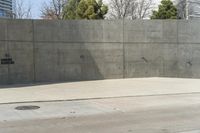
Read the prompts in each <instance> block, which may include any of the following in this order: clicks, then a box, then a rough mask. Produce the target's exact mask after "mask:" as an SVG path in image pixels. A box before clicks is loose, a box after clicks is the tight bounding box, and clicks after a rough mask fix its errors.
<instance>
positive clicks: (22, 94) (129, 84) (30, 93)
mask: <svg viewBox="0 0 200 133" xmlns="http://www.w3.org/2000/svg"><path fill="white" fill-rule="evenodd" d="M185 93H200V80H199V79H176V78H139V79H117V80H100V81H87V82H73V83H60V84H49V85H48V84H47V85H35V86H27V87H19V86H18V87H12V86H7V88H6V87H5V86H2V87H1V89H0V104H3V103H4V104H5V103H24V102H36V101H37V102H42V101H43V102H44V101H60V100H61V101H62V100H63V101H65V100H66V101H67V100H84V99H85V100H86V99H99V98H113V97H137V96H147V95H169V94H185Z"/></svg>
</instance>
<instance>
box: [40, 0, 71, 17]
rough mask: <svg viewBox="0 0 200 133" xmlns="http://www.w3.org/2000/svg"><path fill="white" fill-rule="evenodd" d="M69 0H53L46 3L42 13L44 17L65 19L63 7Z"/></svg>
mask: <svg viewBox="0 0 200 133" xmlns="http://www.w3.org/2000/svg"><path fill="white" fill-rule="evenodd" d="M66 3H67V0H51V2H50V3H46V2H45V3H44V4H43V5H44V6H43V7H42V9H41V14H42V16H41V17H42V18H43V19H63V17H64V14H63V8H64V6H65V5H66Z"/></svg>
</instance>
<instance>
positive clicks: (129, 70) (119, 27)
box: [0, 20, 200, 84]
mask: <svg viewBox="0 0 200 133" xmlns="http://www.w3.org/2000/svg"><path fill="white" fill-rule="evenodd" d="M199 23H200V21H198V20H192V21H186V20H165V21H163V20H154V21H151V20H148V21H142V20H136V21H128V20H124V21H123V20H118V21H42V20H0V59H3V58H6V57H7V56H8V55H9V56H10V57H11V58H12V59H13V61H14V62H15V63H14V64H10V65H2V64H0V84H9V83H31V82H62V81H81V80H96V79H108V78H133V77H159V76H161V77H183V78H186V77H187V78H200V69H199V68H200V27H199Z"/></svg>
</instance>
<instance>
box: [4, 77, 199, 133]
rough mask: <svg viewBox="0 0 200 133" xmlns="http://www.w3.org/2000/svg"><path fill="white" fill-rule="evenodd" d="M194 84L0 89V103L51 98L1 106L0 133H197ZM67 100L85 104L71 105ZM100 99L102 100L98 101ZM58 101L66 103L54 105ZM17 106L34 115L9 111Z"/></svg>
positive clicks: (112, 83) (169, 82)
mask: <svg viewBox="0 0 200 133" xmlns="http://www.w3.org/2000/svg"><path fill="white" fill-rule="evenodd" d="M199 81H200V80H199V79H164V78H149V79H148V78H147V79H127V80H104V81H91V82H80V83H69V84H56V85H46V86H35V87H28V88H27V87H25V88H23V87H22V88H21V87H19V88H17V87H16V88H13V89H9V88H7V89H6V88H5V87H4V89H1V90H0V94H1V96H0V98H1V100H0V101H1V102H2V101H3V99H4V100H6V97H9V98H8V99H11V97H15V98H16V99H21V98H20V97H24V99H23V100H24V101H26V100H27V99H28V98H29V100H30V99H31V98H32V97H37V98H39V96H38V95H37V94H39V93H37V91H38V90H41V91H40V92H42V93H40V94H42V95H40V97H48V98H50V97H51V100H52V101H51V100H50V99H49V100H50V101H46V102H42V101H41V102H31V100H30V101H29V102H28V103H12V104H5V103H4V104H3V103H1V104H0V112H1V113H0V133H13V132H14V133H44V132H49V133H57V132H59V133H66V132H70V133H102V132H103V133H130V132H131V133H199V132H200V117H199V115H200V91H199V86H200V82H199ZM75 84H77V85H75ZM37 88H38V90H37ZM47 88H49V89H47ZM55 88H56V89H55ZM53 90H54V91H53ZM55 90H56V91H55ZM72 90H74V91H72ZM58 91H60V93H58ZM19 92H21V93H19ZM28 92H29V93H28ZM21 94H23V95H21ZM72 94H74V98H78V99H81V98H83V97H85V100H83V99H82V100H73V98H72V97H71V98H70V96H72ZM31 95H32V96H31ZM91 95H92V96H94V97H93V98H92V99H90V98H91V97H90V96H91ZM101 95H105V96H107V97H104V98H101V99H98V98H99V97H100V96H101ZM63 96H65V97H66V99H68V101H55V99H58V98H59V97H63ZM86 96H87V97H86ZM2 97H3V98H2ZM56 97H57V98H56ZM15 98H13V99H15ZM8 99H7V100H8ZM69 99H71V100H69ZM21 100H22V99H21ZM40 100H41V99H40ZM43 100H44V101H45V100H46V99H43ZM58 100H59V99H58ZM7 102H8V101H7ZM21 102H22V101H21ZM23 105H35V106H40V109H38V110H28V111H19V110H15V107H17V106H23Z"/></svg>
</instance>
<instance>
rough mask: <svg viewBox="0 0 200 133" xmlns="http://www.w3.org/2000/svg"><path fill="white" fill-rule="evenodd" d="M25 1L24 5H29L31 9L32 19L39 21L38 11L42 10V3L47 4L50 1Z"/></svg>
mask: <svg viewBox="0 0 200 133" xmlns="http://www.w3.org/2000/svg"><path fill="white" fill-rule="evenodd" d="M24 1H26V3H25V4H27V5H29V4H31V8H32V17H33V18H34V19H39V18H40V14H41V13H40V10H41V8H42V4H43V3H44V2H49V1H50V0H24Z"/></svg>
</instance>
